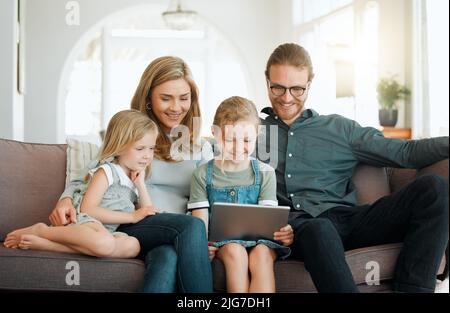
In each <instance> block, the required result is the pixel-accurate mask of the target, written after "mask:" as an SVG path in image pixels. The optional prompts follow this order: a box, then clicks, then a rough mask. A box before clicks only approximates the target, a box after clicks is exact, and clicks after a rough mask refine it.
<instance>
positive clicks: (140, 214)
mask: <svg viewBox="0 0 450 313" xmlns="http://www.w3.org/2000/svg"><path fill="white" fill-rule="evenodd" d="M158 211H159V210H158V209H157V208H155V207H154V206H152V205H150V206H144V207H141V208H139V209H137V210H136V211H134V212H133V213H131V214H132V215H133V223H137V222H139V221H141V220H142V219H144V218H146V217H147V216H149V215H155V214H156V213H158Z"/></svg>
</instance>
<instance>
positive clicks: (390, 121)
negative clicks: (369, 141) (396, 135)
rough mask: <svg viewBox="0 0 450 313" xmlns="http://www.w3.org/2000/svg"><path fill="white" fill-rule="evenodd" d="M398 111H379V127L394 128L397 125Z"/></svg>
mask: <svg viewBox="0 0 450 313" xmlns="http://www.w3.org/2000/svg"><path fill="white" fill-rule="evenodd" d="M397 117H398V110H397V109H393V110H390V109H379V110H378V120H379V121H380V125H381V126H388V127H394V126H395V124H397Z"/></svg>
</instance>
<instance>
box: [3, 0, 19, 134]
mask: <svg viewBox="0 0 450 313" xmlns="http://www.w3.org/2000/svg"><path fill="white" fill-rule="evenodd" d="M17 14H18V7H17V0H7V1H1V2H0V42H1V43H2V48H1V49H0V138H6V139H15V140H23V132H22V130H23V111H22V108H23V104H22V97H21V96H19V94H18V92H17V66H16V64H17V46H16V43H17V40H18V34H17V30H18V26H17Z"/></svg>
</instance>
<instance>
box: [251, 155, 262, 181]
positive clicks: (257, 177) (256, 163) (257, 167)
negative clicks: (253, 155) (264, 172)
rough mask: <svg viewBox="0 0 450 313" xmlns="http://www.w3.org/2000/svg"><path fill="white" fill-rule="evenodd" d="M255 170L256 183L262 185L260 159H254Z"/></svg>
mask: <svg viewBox="0 0 450 313" xmlns="http://www.w3.org/2000/svg"><path fill="white" fill-rule="evenodd" d="M252 167H253V172H255V185H261V178H260V176H261V174H260V171H259V165H258V160H252Z"/></svg>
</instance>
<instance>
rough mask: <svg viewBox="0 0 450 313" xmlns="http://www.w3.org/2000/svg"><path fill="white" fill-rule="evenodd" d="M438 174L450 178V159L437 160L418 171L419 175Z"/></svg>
mask: <svg viewBox="0 0 450 313" xmlns="http://www.w3.org/2000/svg"><path fill="white" fill-rule="evenodd" d="M429 174H437V175H440V176H442V177H445V178H446V179H447V180H448V159H445V160H442V161H439V162H436V163H434V164H431V165H429V166H427V167H424V168H422V169H420V170H419V171H417V176H423V175H429Z"/></svg>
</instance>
